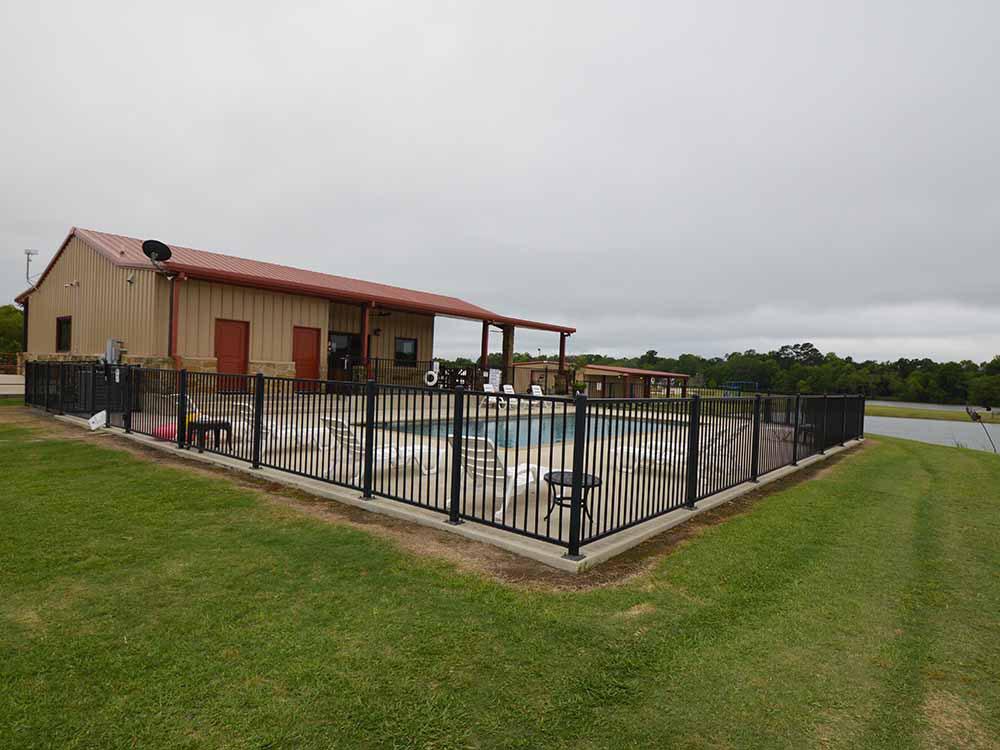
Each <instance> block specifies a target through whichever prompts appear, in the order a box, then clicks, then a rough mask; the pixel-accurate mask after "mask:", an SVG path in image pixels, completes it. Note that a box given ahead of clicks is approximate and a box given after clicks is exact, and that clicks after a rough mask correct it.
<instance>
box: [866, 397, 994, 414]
mask: <svg viewBox="0 0 1000 750" xmlns="http://www.w3.org/2000/svg"><path fill="white" fill-rule="evenodd" d="M865 403H866V404H872V405H873V406H896V407H899V408H902V409H908V408H913V409H937V410H940V411H965V407H964V406H960V405H958V404H918V403H916V402H913V401H879V400H874V401H872V400H871V399H868V400H866V401H865ZM974 408H976V409H982V408H983V407H981V406H976V407H974Z"/></svg>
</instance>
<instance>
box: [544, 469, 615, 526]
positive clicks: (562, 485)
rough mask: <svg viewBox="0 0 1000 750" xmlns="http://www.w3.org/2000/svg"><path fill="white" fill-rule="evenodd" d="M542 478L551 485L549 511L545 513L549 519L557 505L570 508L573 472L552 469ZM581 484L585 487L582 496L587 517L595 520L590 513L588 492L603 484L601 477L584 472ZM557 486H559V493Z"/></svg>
mask: <svg viewBox="0 0 1000 750" xmlns="http://www.w3.org/2000/svg"><path fill="white" fill-rule="evenodd" d="M542 479H544V480H545V481H546V483H547V484H548V485H549V512H548V513H546V514H545V519H546V520H548V517H549V516H551V515H552V511H553V509H554V508H555V507H556V506H557V505H558V506H561V507H563V508H568V507H570V505H571V504H572V502H573V472H572V471H550V472H549V473H547V474H546V475H545V476H543V477H542ZM580 485H581V487H582V488H583V493H582V495H583V496H582V497H581V498H580V499H581V500H582V501H583V512H584V513H586V514H587V518H590V520H591V521H593V520H594V519H593V518H592V517H591V515H590V508H588V507H587V494H588V493H589V492H590V491H591V490H592V489H596V488H597V487H600V486H601V478H600V477H596V476H594V475H593V474H584V475H583V476H582V477H581V482H580ZM556 488H558V493H557V491H556ZM567 490H569V494H567V492H566V491H567Z"/></svg>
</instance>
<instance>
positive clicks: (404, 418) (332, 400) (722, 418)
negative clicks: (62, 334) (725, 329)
mask: <svg viewBox="0 0 1000 750" xmlns="http://www.w3.org/2000/svg"><path fill="white" fill-rule="evenodd" d="M25 402H26V403H28V404H30V405H33V406H36V407H40V408H45V409H48V410H50V411H55V412H65V413H71V414H77V415H81V416H87V417H89V416H91V415H93V414H96V413H99V412H104V414H105V416H104V423H105V425H106V426H108V427H116V428H120V429H123V430H125V431H126V432H135V433H140V434H143V435H147V436H149V437H152V438H156V439H159V440H164V441H168V442H171V443H174V444H176V445H177V446H178V447H180V448H187V449H192V450H198V451H208V452H211V453H216V454H218V455H221V456H225V457H227V458H229V459H233V460H236V461H240V462H245V463H247V464H250V465H251V466H253V467H254V468H260V467H266V468H270V469H276V470H278V471H282V472H288V473H291V474H295V475H299V476H303V477H309V478H312V479H317V480H321V481H324V482H329V483H332V484H336V485H340V486H343V487H347V488H351V489H354V490H357V491H358V492H360V493H361V494H362V495H363V496H364V497H365V498H371V497H384V498H390V499H392V500H395V501H399V502H403V503H407V504H410V505H414V506H418V507H421V508H425V509H428V510H431V511H434V512H437V513H440V514H442V515H446V516H447V517H448V520H449V522H451V523H462V522H465V521H469V522H474V523H477V524H483V525H487V526H491V527H494V528H498V529H502V530H504V531H509V532H513V533H516V534H520V535H523V536H527V537H531V538H534V539H540V540H543V541H545V542H549V543H552V544H556V545H559V546H561V547H565V548H566V549H567V551H568V554H569V555H570V556H578V555H579V554H580V550H581V547H582V546H583V545H586V544H588V543H591V542H594V541H596V540H598V539H602V538H605V537H607V536H609V535H611V534H615V533H617V532H620V531H622V530H624V529H627V528H630V527H632V526H635V525H636V524H639V523H642V522H644V521H648V520H650V519H652V518H656V517H657V516H660V515H663V514H664V513H668V512H670V511H672V510H676V509H678V508H683V507H693V506H694V504H695V502H697V501H698V500H701V499H704V498H707V497H710V496H712V495H715V494H717V493H719V492H723V491H725V490H727V489H730V488H732V487H735V486H737V485H740V484H742V483H745V482H752V481H756V480H757V479H758V478H759V477H761V476H763V475H765V474H767V473H769V472H772V471H775V470H776V469H779V468H781V467H784V466H788V465H795V464H796V463H797V462H798V461H799V460H800V459H803V458H805V457H807V456H810V455H813V454H815V453H822V452H823V451H825V450H826V449H828V448H830V447H832V446H834V445H838V444H843V443H844V442H845V441H847V440H850V439H854V438H858V437H861V436H862V435H863V430H864V398H863V397H861V396H839V395H838V396H811V395H810V396H806V395H801V396H761V395H755V396H741V397H722V398H714V397H711V398H710V397H702V396H698V395H694V396H692V397H690V398H649V399H607V398H605V399H592V400H589V401H588V399H587V398H586V397H585V396H578V397H576V398H575V399H570V398H563V397H558V396H530V395H521V394H518V395H506V394H487V393H484V392H482V391H479V390H467V389H466V388H464V387H462V386H458V387H456V388H454V389H446V388H427V387H423V386H410V385H391V384H382V383H378V382H376V381H374V380H371V381H368V382H366V383H354V382H349V381H339V382H337V381H316V380H301V379H294V378H277V377H266V376H264V375H260V374H258V375H255V376H253V375H227V374H218V373H201V372H187V371H174V370H155V369H149V368H140V367H130V366H105V365H101V364H93V363H89V364H78V363H73V364H69V363H54V362H53V363H46V362H32V363H28V365H27V368H26V378H25Z"/></svg>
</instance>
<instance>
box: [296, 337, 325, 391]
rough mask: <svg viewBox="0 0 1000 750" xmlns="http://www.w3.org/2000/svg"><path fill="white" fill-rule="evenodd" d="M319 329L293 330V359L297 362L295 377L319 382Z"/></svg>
mask: <svg viewBox="0 0 1000 750" xmlns="http://www.w3.org/2000/svg"><path fill="white" fill-rule="evenodd" d="M319 334H320V330H319V329H318V328H303V327H302V326H295V327H294V328H292V359H293V360H295V377H297V378H305V379H307V380H319Z"/></svg>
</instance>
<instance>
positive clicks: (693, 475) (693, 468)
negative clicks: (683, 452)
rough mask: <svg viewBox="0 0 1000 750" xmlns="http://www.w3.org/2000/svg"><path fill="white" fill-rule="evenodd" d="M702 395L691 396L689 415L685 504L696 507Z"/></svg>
mask: <svg viewBox="0 0 1000 750" xmlns="http://www.w3.org/2000/svg"><path fill="white" fill-rule="evenodd" d="M700 419H701V396H699V395H698V394H697V393H696V394H694V396H692V397H691V412H690V414H689V415H688V455H687V496H686V498H685V502H684V504H685V505H686V506H687V507H689V508H693V507H694V502H695V500H697V499H698V437H699V435H698V433H699V432H700V425H699V422H700Z"/></svg>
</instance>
